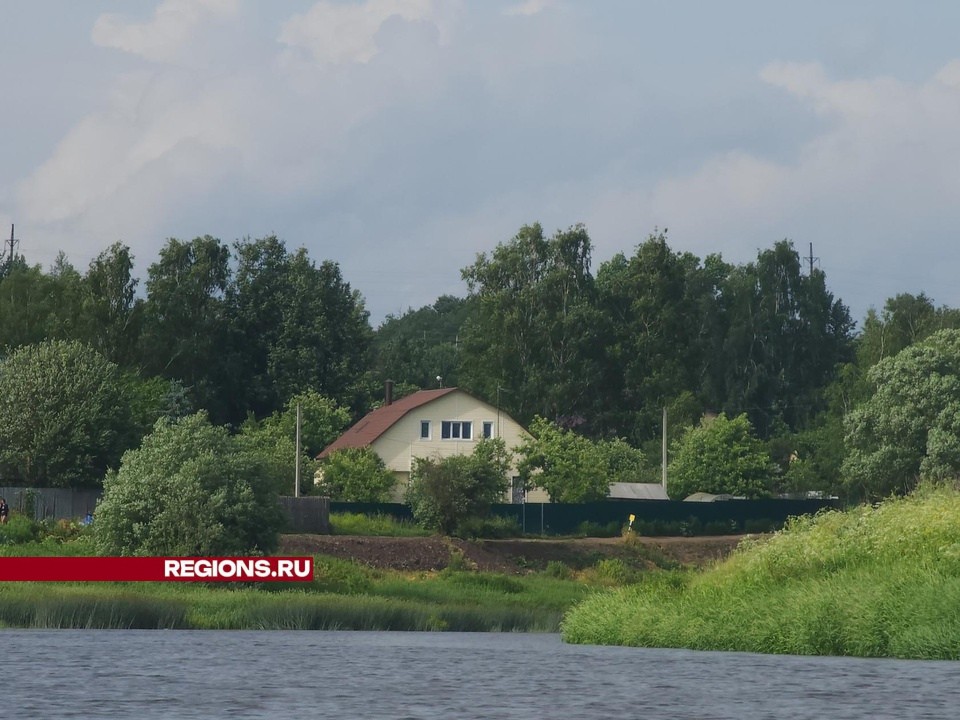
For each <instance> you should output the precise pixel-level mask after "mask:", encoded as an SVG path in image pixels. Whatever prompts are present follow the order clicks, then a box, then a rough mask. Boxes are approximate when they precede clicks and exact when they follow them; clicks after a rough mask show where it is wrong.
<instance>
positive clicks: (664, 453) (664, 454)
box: [660, 406, 667, 492]
mask: <svg viewBox="0 0 960 720" xmlns="http://www.w3.org/2000/svg"><path fill="white" fill-rule="evenodd" d="M660 455H661V457H660V463H661V473H662V480H661V481H662V482H663V491H664V492H666V491H667V408H666V406H664V408H663V442H662V447H661V453H660Z"/></svg>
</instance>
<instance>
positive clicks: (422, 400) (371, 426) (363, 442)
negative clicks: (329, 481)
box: [317, 387, 462, 459]
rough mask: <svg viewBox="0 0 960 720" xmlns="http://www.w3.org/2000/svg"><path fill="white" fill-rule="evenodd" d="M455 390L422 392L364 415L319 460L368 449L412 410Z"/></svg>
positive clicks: (443, 389)
mask: <svg viewBox="0 0 960 720" xmlns="http://www.w3.org/2000/svg"><path fill="white" fill-rule="evenodd" d="M455 390H457V388H455V387H451V388H439V389H436V390H420V391H419V392H415V393H413V394H411V395H407V396H406V397H402V398H400V399H399V400H395V401H394V402H392V403H390V404H389V405H383V406H382V407H378V408H377V409H376V410H373V411H371V412H369V413H367V414H366V415H364V416H363V417H362V418H360V420H358V421H357V422H356V423H355V424H354V425H353V426H352V427H350V428H349V429H347V430H346V431H345V432H344V433H343V435H341V436H340V437H338V438H337V439H336V440H334V441H333V442H332V443H330V444H329V445H327V447H325V448H324V449H323V452H321V453H320V454H319V455H318V456H317V458H318V459H322V458H325V457H327V455H329V454H330V453H332V452H334V451H335V450H342V449H344V448H360V447H367V446H369V445H370V444H371V443H372V442H373V441H374V440H376V439H377V438H378V437H380V436H381V435H383V434H384V433H385V432H386V431H387V430H389V429H390V428H391V427H393V426H394V425H395V424H396V423H397V422H399V420H400V419H401V418H402V417H403V416H404V415H406V414H407V413H408V412H410V411H411V410H415V409H416V408H418V407H421V406H423V405H426V404H427V403H429V402H432V401H434V400H436V399H437V398H441V397H443V396H444V395H448V394H450V393H452V392H454V391H455ZM461 392H462V391H461Z"/></svg>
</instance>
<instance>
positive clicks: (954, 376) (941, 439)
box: [844, 330, 960, 499]
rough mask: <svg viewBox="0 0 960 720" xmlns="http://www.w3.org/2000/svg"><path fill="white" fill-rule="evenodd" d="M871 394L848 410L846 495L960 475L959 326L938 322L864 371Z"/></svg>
mask: <svg viewBox="0 0 960 720" xmlns="http://www.w3.org/2000/svg"><path fill="white" fill-rule="evenodd" d="M867 379H868V381H869V382H870V383H872V385H873V386H874V388H875V391H874V393H873V394H872V396H871V397H870V398H869V399H868V400H867V401H866V402H864V403H862V404H861V405H860V406H858V407H857V408H856V409H855V410H853V411H852V412H851V413H850V414H849V416H848V418H847V445H848V447H849V449H850V454H849V455H848V457H847V460H846V462H845V464H844V475H845V477H846V479H847V483H848V485H849V489H850V491H851V494H852V495H855V496H858V497H866V498H871V499H877V498H881V497H884V496H886V495H889V494H890V493H893V492H899V493H903V492H907V491H909V490H911V489H912V488H913V487H915V486H916V484H917V482H918V481H919V478H920V476H921V475H922V476H925V477H927V478H930V479H934V480H953V479H956V478H957V477H958V476H960V330H942V331H940V332H938V333H936V334H934V335H932V336H930V337H928V338H927V339H926V340H923V341H922V342H919V343H917V344H916V345H911V346H909V347H907V348H905V349H904V350H902V351H900V352H899V353H898V354H896V355H893V356H892V357H886V358H884V359H883V360H881V361H880V362H878V363H877V364H876V365H874V366H873V367H872V368H871V369H870V371H869V372H868V373H867Z"/></svg>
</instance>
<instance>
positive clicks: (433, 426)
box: [372, 391, 549, 502]
mask: <svg viewBox="0 0 960 720" xmlns="http://www.w3.org/2000/svg"><path fill="white" fill-rule="evenodd" d="M423 420H426V421H429V422H430V438H429V439H426V440H425V439H421V437H420V422H421V421H423ZM444 420H459V421H463V420H469V421H470V422H472V423H473V436H472V439H470V440H453V439H451V440H444V439H442V438H441V437H440V433H441V423H442V422H443V421H444ZM484 422H492V423H493V437H495V438H496V437H500V438H502V439H503V441H504V443H505V444H506V446H507V448H508V449H510V450H513V449H514V448H515V447H517V446H518V445H519V444H520V443H521V442H522V440H523V439H524V438H525V437H528V436H529V435H528V433H527V431H526V430H524V429H523V427H522V426H521V425H520V424H519V423H517V422H516V421H515V420H513V418H511V417H509V416H508V415H507V414H506V413H504V412H502V411H501V412H500V413H499V417H498V413H497V408H495V407H494V406H492V405H488V404H487V403H485V402H483V401H482V400H478V399H477V398H474V397H471V396H470V395H468V394H467V393H464V392H460V391H455V392H452V393H450V394H448V395H444V396H442V397H440V398H437V399H436V400H434V401H433V402H430V403H427V404H426V405H422V406H420V407H418V408H415V409H414V410H411V411H410V412H408V413H407V414H406V415H405V416H404V417H402V418H401V419H400V420H399V421H398V422H396V423H395V424H394V425H393V427H391V428H390V429H389V430H387V431H386V432H385V433H384V434H383V435H381V436H380V437H379V438H377V439H376V440H375V441H374V442H373V444H372V447H373V449H374V450H375V451H376V452H377V454H378V455H379V456H380V457H381V458H383V462H384V464H385V465H386V466H387V468H388V469H390V470H392V471H393V472H394V473H395V474H396V475H397V478H398V482H397V486H396V487H395V488H394V500H396V501H400V500H401V499H402V497H403V493H404V491H405V490H406V485H407V483H408V482H409V478H410V470H411V468H412V467H413V460H414V458H435V457H441V458H444V457H450V456H452V455H469V454H471V453H472V452H473V450H474V448H475V447H476V446H477V442H479V440H480V439H482V438H483V423H484ZM509 474H510V476H511V477H514V476H516V475H517V474H518V473H517V468H516V460H514V462H513V464H512V466H511V468H510V473H509ZM504 502H510V494H509V492H508V493H507V494H506V495H505V496H504ZM527 502H549V498H548V496H547V494H546V493H545V492H544V491H543V490H540V489H534V490H531V491H529V492H528V493H527Z"/></svg>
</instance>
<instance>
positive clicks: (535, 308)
mask: <svg viewBox="0 0 960 720" xmlns="http://www.w3.org/2000/svg"><path fill="white" fill-rule="evenodd" d="M590 254H591V245H590V238H589V236H588V235H587V231H586V229H585V228H584V227H583V226H582V225H577V226H574V227H572V228H570V229H569V230H566V231H558V232H557V233H556V234H555V235H554V236H553V237H552V238H549V239H548V238H546V237H544V234H543V228H541V227H540V225H539V224H534V225H529V226H524V227H522V228H521V229H520V232H519V233H517V235H516V237H514V238H513V240H511V241H510V242H509V243H506V244H501V245H498V246H497V248H496V249H495V250H494V251H493V253H492V255H491V256H490V257H487V255H486V254H480V255H478V256H477V259H476V262H475V263H474V264H473V265H471V266H470V267H467V268H464V269H463V270H462V272H461V274H462V276H463V278H464V280H466V281H467V285H468V287H469V289H470V294H471V297H472V299H473V301H474V302H475V307H476V313H475V315H474V316H473V317H472V318H471V320H470V321H469V322H468V323H467V324H466V326H465V328H464V345H463V349H462V354H461V363H460V378H461V380H462V381H463V384H464V385H465V386H467V387H469V388H471V389H473V390H474V391H475V392H477V393H478V394H479V395H480V396H482V397H487V398H493V397H496V396H497V394H498V388H500V389H505V390H507V391H508V392H506V393H503V396H502V397H503V406H504V408H505V409H506V410H508V411H510V413H511V415H513V417H516V418H517V419H518V420H519V421H520V422H526V421H528V420H529V419H530V418H532V417H533V415H534V414H540V415H542V416H545V417H551V418H563V419H564V421H565V422H567V423H569V424H572V425H578V424H581V423H583V422H585V421H589V419H590V417H591V416H592V415H593V411H594V410H595V407H596V404H597V400H598V394H597V385H598V383H599V382H600V379H601V358H602V355H603V346H604V343H603V342H602V339H603V338H602V329H603V322H602V319H603V318H602V316H601V314H600V312H599V310H598V309H597V306H596V289H595V286H594V280H593V276H592V275H591V274H590Z"/></svg>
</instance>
